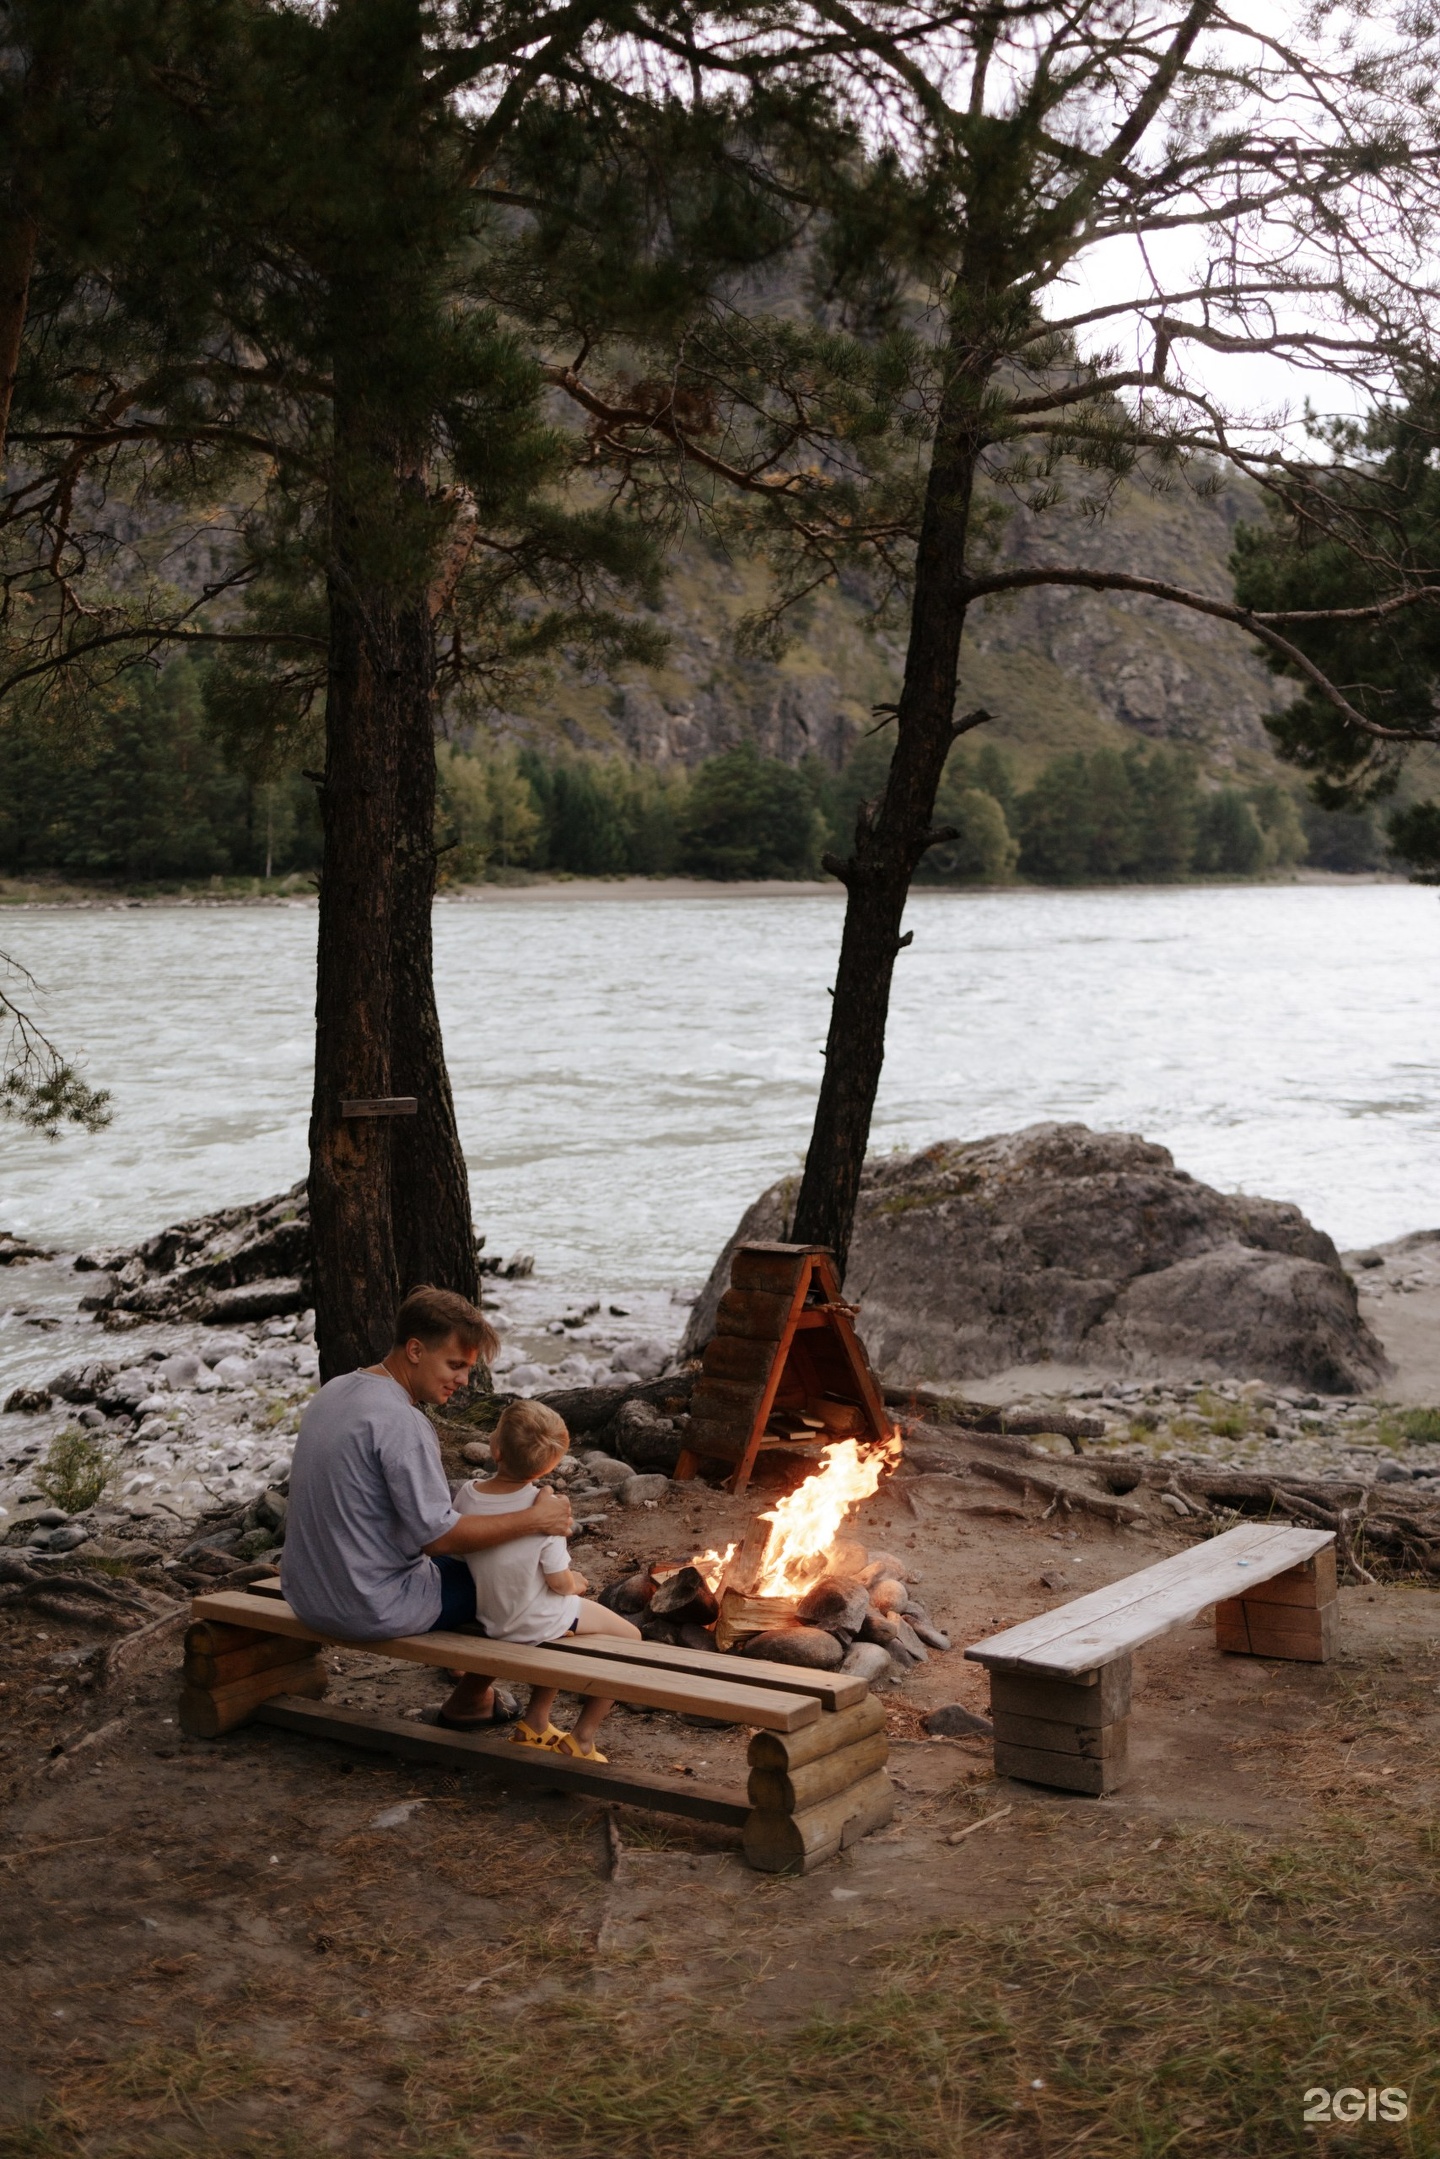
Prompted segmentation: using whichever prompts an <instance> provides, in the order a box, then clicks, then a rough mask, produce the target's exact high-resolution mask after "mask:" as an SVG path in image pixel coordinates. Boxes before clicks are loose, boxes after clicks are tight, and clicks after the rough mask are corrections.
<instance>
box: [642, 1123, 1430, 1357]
mask: <svg viewBox="0 0 1440 2159" xmlns="http://www.w3.org/2000/svg"><path fill="white" fill-rule="evenodd" d="M794 1192H795V1183H794V1180H793V1179H787V1180H786V1181H785V1182H784V1183H782V1184H778V1185H772V1186H771V1188H770V1190H769V1191H768V1192H765V1193H762V1195H761V1197H760V1198H759V1199H758V1200H757V1201H756V1202H755V1204H754V1206H752V1207H751V1208H749V1209H748V1210H747V1211H746V1213H745V1215H744V1217H743V1218H742V1220H741V1222H740V1225H739V1227H738V1229H737V1230H736V1233H735V1236H734V1238H733V1239H732V1240H731V1244H730V1245H729V1246H727V1247H726V1250H725V1251H724V1253H722V1255H721V1257H720V1259H719V1260H718V1261H717V1263H716V1266H715V1269H714V1271H713V1273H712V1274H711V1277H710V1280H709V1282H708V1283H707V1285H706V1287H705V1290H704V1291H703V1293H702V1294H701V1296H700V1298H699V1299H698V1300H697V1302H696V1305H695V1308H694V1311H693V1313H692V1315H691V1320H690V1325H689V1327H688V1329H687V1332H686V1336H685V1341H684V1344H683V1345H682V1354H695V1353H697V1352H698V1350H699V1348H700V1347H701V1346H702V1345H703V1343H704V1342H705V1341H706V1340H708V1338H709V1335H710V1333H711V1331H712V1329H713V1325H714V1315H715V1307H716V1305H717V1303H718V1301H719V1297H720V1294H721V1292H722V1290H723V1288H724V1286H725V1283H726V1281H727V1280H728V1278H729V1267H730V1251H731V1249H732V1248H733V1245H734V1244H736V1243H744V1242H749V1241H753V1240H755V1239H766V1238H777V1237H778V1238H783V1237H785V1236H786V1235H787V1234H788V1220H789V1211H790V1208H791V1207H792V1206H793V1202H794ZM845 1289H846V1294H847V1295H848V1296H850V1297H853V1298H855V1299H856V1300H857V1302H858V1303H859V1304H860V1306H861V1317H860V1322H859V1324H860V1331H861V1333H862V1335H863V1336H864V1339H865V1342H866V1346H867V1348H868V1349H869V1352H870V1355H871V1357H872V1359H873V1360H874V1362H875V1363H876V1365H877V1366H878V1367H879V1369H880V1370H881V1371H882V1372H883V1373H884V1374H885V1376H886V1378H887V1379H890V1380H894V1381H899V1382H915V1383H917V1384H919V1383H922V1382H934V1381H949V1380H975V1379H983V1378H985V1377H987V1376H988V1375H989V1374H991V1373H995V1372H1001V1371H1006V1370H1008V1369H1010V1368H1012V1367H1014V1366H1017V1365H1028V1364H1068V1365H1082V1366H1091V1367H1095V1368H1097V1369H1101V1370H1103V1371H1105V1372H1107V1373H1129V1374H1133V1375H1137V1376H1165V1375H1171V1374H1184V1375H1191V1376H1200V1375H1204V1376H1211V1375H1213V1376H1215V1377H1221V1376H1233V1377H1236V1378H1241V1379H1267V1380H1270V1381H1272V1382H1274V1383H1276V1384H1280V1385H1298V1386H1304V1387H1313V1388H1319V1389H1321V1390H1322V1391H1324V1392H1327V1393H1332V1394H1351V1393H1359V1392H1362V1391H1363V1390H1364V1389H1366V1388H1367V1387H1370V1386H1373V1385H1374V1384H1375V1383H1376V1382H1377V1381H1378V1380H1379V1379H1381V1378H1382V1377H1383V1376H1384V1375H1385V1373H1386V1371H1387V1369H1388V1367H1387V1364H1386V1359H1385V1353H1384V1351H1383V1349H1382V1348H1381V1346H1380V1343H1379V1341H1378V1340H1377V1339H1376V1337H1375V1336H1374V1335H1373V1334H1372V1333H1371V1331H1370V1329H1369V1328H1368V1327H1367V1326H1366V1325H1365V1323H1364V1321H1363V1320H1362V1319H1361V1318H1360V1315H1359V1310H1358V1305H1357V1301H1356V1294H1355V1289H1354V1285H1353V1284H1352V1282H1351V1281H1350V1278H1349V1276H1348V1275H1347V1274H1346V1273H1345V1270H1344V1268H1343V1267H1342V1266H1341V1264H1340V1259H1339V1255H1338V1254H1337V1252H1336V1250H1335V1247H1334V1245H1333V1244H1332V1243H1331V1241H1330V1239H1329V1238H1328V1237H1327V1236H1325V1235H1324V1234H1323V1232H1322V1231H1320V1230H1317V1229H1315V1228H1313V1227H1312V1226H1311V1224H1310V1223H1309V1222H1307V1221H1306V1219H1305V1217H1304V1216H1303V1215H1302V1214H1301V1212H1300V1210H1299V1209H1298V1207H1292V1206H1288V1205H1285V1204H1283V1203H1281V1202H1278V1201H1275V1200H1264V1199H1250V1198H1247V1197H1244V1196H1235V1195H1231V1194H1228V1193H1223V1192H1216V1191H1214V1190H1213V1189H1212V1188H1211V1187H1210V1186H1209V1185H1204V1184H1201V1183H1199V1182H1198V1181H1197V1180H1196V1179H1195V1178H1193V1177H1190V1176H1187V1175H1186V1173H1185V1172H1184V1171H1183V1170H1177V1169H1176V1167H1175V1163H1174V1160H1173V1158H1172V1156H1171V1155H1170V1154H1169V1153H1168V1151H1167V1150H1166V1149H1165V1148H1164V1147H1158V1146H1154V1145H1152V1144H1151V1143H1150V1142H1148V1141H1146V1140H1143V1139H1139V1138H1137V1137H1135V1136H1134V1135H1132V1134H1128V1133H1113V1132H1092V1131H1090V1130H1089V1129H1088V1128H1087V1127H1086V1126H1085V1125H1078V1124H1075V1125H1057V1124H1043V1125H1032V1126H1031V1127H1030V1128H1029V1129H1028V1130H1026V1131H1024V1132H1018V1133H1006V1134H1002V1135H1000V1136H999V1137H996V1138H992V1139H984V1140H975V1141H972V1142H970V1143H968V1144H966V1143H961V1142H959V1141H941V1142H940V1143H938V1144H937V1145H936V1146H933V1147H927V1148H925V1149H924V1150H923V1151H922V1152H921V1153H919V1154H914V1155H908V1156H889V1157H886V1158H884V1159H882V1160H879V1161H876V1162H872V1163H870V1164H868V1165H867V1167H866V1170H865V1175H864V1180H863V1184H862V1188H861V1196H860V1206H859V1212H858V1214H857V1217H856V1224H855V1236H854V1241H853V1244H852V1246H851V1253H850V1266H849V1272H848V1273H847V1275H846V1280H845Z"/></svg>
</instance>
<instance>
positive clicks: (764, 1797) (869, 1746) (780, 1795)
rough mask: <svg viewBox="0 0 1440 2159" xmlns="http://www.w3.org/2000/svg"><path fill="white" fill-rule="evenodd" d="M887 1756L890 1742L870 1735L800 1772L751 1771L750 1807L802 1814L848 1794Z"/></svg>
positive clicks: (805, 1764) (876, 1734)
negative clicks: (826, 1801)
mask: <svg viewBox="0 0 1440 2159" xmlns="http://www.w3.org/2000/svg"><path fill="white" fill-rule="evenodd" d="M889 1754H890V1742H889V1740H888V1739H887V1738H886V1736H885V1734H884V1732H872V1733H871V1734H870V1736H869V1737H868V1738H867V1739H860V1740H857V1741H856V1742H855V1744H854V1746H852V1747H841V1748H839V1749H838V1750H837V1751H836V1752H835V1753H834V1754H822V1755H821V1757H820V1759H819V1760H818V1761H816V1762H806V1763H804V1764H802V1765H801V1766H800V1767H799V1768H795V1769H752V1770H751V1772H750V1784H749V1792H750V1804H751V1806H752V1807H762V1808H765V1809H767V1810H768V1811H770V1812H772V1813H780V1814H798V1813H803V1812H804V1811H805V1810H806V1809H807V1808H809V1807H818V1806H819V1805H820V1803H821V1801H822V1800H825V1799H829V1798H831V1797H833V1795H834V1794H835V1793H837V1792H845V1791H848V1790H849V1789H850V1787H851V1786H852V1785H854V1784H859V1783H860V1782H861V1780H862V1779H863V1778H865V1777H869V1776H873V1775H874V1773H875V1771H876V1770H877V1769H883V1768H884V1767H885V1763H886V1761H887V1760H888V1758H889Z"/></svg>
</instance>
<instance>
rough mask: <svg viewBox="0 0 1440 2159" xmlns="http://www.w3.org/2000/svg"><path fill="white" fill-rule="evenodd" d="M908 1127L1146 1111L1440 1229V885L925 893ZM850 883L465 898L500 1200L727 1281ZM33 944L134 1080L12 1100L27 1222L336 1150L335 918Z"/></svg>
mask: <svg viewBox="0 0 1440 2159" xmlns="http://www.w3.org/2000/svg"><path fill="white" fill-rule="evenodd" d="M906 921H907V925H908V926H909V927H910V928H912V929H913V930H914V933H915V942H914V944H913V946H912V947H911V948H910V949H909V950H908V951H906V952H905V953H903V954H902V955H901V958H900V960H899V963H898V966H897V971H896V990H895V1002H894V1007H893V1011H892V1018H891V1027H890V1047H889V1058H888V1063H887V1067H886V1073H885V1079H884V1084H883V1086H882V1089H881V1096H880V1102H879V1107H878V1113H877V1117H876V1123H875V1131H874V1144H875V1145H876V1147H877V1148H882V1149H883V1148H891V1147H918V1146H923V1145H926V1144H927V1143H929V1142H930V1141H932V1140H936V1139H943V1138H957V1137H958V1138H978V1137H980V1136H982V1135H983V1134H986V1133H990V1132H1001V1131H1010V1130H1014V1129H1016V1128H1018V1127H1019V1126H1022V1125H1026V1124H1031V1123H1034V1122H1035V1121H1036V1120H1038V1119H1042V1118H1076V1119H1081V1120H1083V1121H1084V1122H1086V1123H1088V1124H1091V1125H1096V1126H1101V1127H1108V1128H1116V1129H1123V1130H1126V1131H1134V1132H1140V1133H1143V1134H1144V1135H1145V1136H1146V1137H1147V1138H1149V1139H1152V1140H1159V1141H1161V1142H1163V1143H1164V1144H1165V1145H1166V1146H1167V1147H1169V1148H1171V1149H1172V1150H1173V1152H1174V1154H1175V1156H1176V1159H1177V1161H1178V1162H1179V1163H1180V1164H1181V1166H1182V1167H1184V1168H1186V1169H1188V1170H1191V1171H1193V1172H1194V1173H1195V1174H1196V1175H1197V1176H1199V1177H1202V1178H1204V1179H1206V1180H1207V1181H1208V1182H1210V1183H1213V1184H1216V1185H1219V1186H1221V1187H1223V1188H1226V1189H1243V1190H1246V1191H1250V1192H1256V1193H1263V1194H1266V1195H1268V1196H1270V1197H1272V1198H1278V1199H1291V1200H1295V1201H1297V1202H1298V1203H1299V1205H1300V1206H1301V1207H1303V1208H1304V1209H1305V1211H1306V1213H1307V1214H1309V1215H1310V1216H1311V1218H1312V1219H1313V1220H1314V1221H1315V1222H1317V1223H1318V1224H1320V1225H1321V1226H1322V1227H1323V1228H1325V1229H1327V1230H1329V1231H1330V1232H1331V1234H1332V1235H1333V1236H1334V1237H1335V1238H1336V1240H1337V1241H1338V1242H1339V1243H1340V1244H1341V1245H1342V1246H1353V1245H1356V1244H1361V1243H1366V1242H1370V1241H1375V1240H1380V1239H1383V1238H1389V1237H1393V1236H1396V1235H1398V1234H1400V1233H1401V1232H1402V1231H1406V1230H1411V1229H1420V1228H1433V1227H1434V1226H1436V1225H1437V1224H1440V902H1437V897H1436V895H1435V894H1434V893H1433V892H1431V891H1428V890H1424V889H1421V888H1417V887H1412V886H1407V885H1393V884H1373V885H1372V884H1346V885H1294V886H1262V887H1253V886H1252V887H1182V888H1175V889H1168V890H1154V891H1138V892H1136V891H1128V892H1119V891H1106V892H1079V893H1057V892H1030V891H1025V892H1006V893H980V894H967V893H958V892H938V891H936V892H923V893H919V894H917V895H916V896H915V898H914V899H913V900H912V902H911V905H910V909H909V912H908V914H907V917H906ZM840 925H841V904H840V900H839V898H838V896H837V897H835V898H830V897H814V896H780V897H753V898H752V897H740V896H734V897H732V896H728V895H725V894H723V893H716V891H715V890H714V888H706V887H701V888H699V889H698V890H697V892H696V894H695V896H694V897H689V896H687V897H684V898H680V899H676V898H673V897H670V896H669V895H668V894H666V895H664V896H655V897H650V896H644V895H643V894H642V896H639V897H636V896H633V895H632V891H631V890H630V889H627V890H626V891H625V892H624V893H620V892H616V893H614V895H613V896H608V897H607V896H604V891H603V888H602V890H601V892H600V893H598V894H597V893H596V892H594V891H586V892H584V893H574V892H571V893H567V892H566V890H565V888H564V887H556V888H553V890H549V889H547V890H546V891H545V892H544V893H543V894H541V893H535V892H532V893H529V894H526V895H524V896H517V897H514V898H507V897H502V898H485V899H483V900H480V901H471V902H467V901H465V900H454V901H442V903H441V904H440V906H439V907H438V908H437V911H436V918H435V945H436V970H437V978H438V983H439V995H440V1005H441V1011H442V1016H443V1020H444V1026H445V1038H446V1044H447V1049H448V1053H449V1061H450V1070H451V1074H452V1077H453V1081H454V1086H455V1094H456V1102H457V1107H458V1112H459V1119H460V1130H461V1134H462V1137H463V1141H464V1145H465V1150H466V1155H467V1159H468V1161H469V1164H470V1175H471V1182H472V1187H473V1191H474V1199H475V1212H476V1220H477V1223H478V1225H479V1226H480V1227H481V1228H483V1229H484V1230H485V1231H486V1233H487V1235H488V1238H489V1244H490V1249H491V1250H492V1251H501V1252H506V1253H510V1252H514V1251H516V1250H520V1249H523V1250H525V1251H530V1252H534V1253H535V1254H536V1255H537V1265H538V1270H539V1272H540V1274H541V1275H542V1276H544V1277H548V1278H549V1279H551V1280H552V1281H554V1282H556V1283H557V1284H558V1283H569V1284H574V1285H576V1286H582V1285H583V1286H588V1287H593V1289H594V1290H595V1291H597V1292H599V1291H602V1290H604V1289H606V1288H609V1287H619V1286H629V1285H634V1286H636V1287H640V1286H644V1285H654V1286H657V1287H658V1286H659V1285H660V1284H662V1283H663V1284H676V1283H681V1282H687V1281H688V1282H692V1283H693V1282H698V1280H699V1278H700V1277H701V1276H702V1275H703V1274H704V1272H705V1271H706V1269H707V1268H708V1266H709V1264H710V1262H711V1260H712V1259H713V1257H714V1255H715V1252H716V1251H717V1249H718V1247H719V1246H720V1244H721V1243H722V1241H723V1239H724V1238H725V1237H726V1235H727V1234H728V1233H729V1231H730V1230H731V1228H732V1227H733V1226H734V1223H735V1220H736V1217H737V1216H738V1215H739V1213H740V1211H741V1209H742V1208H743V1207H744V1206H745V1205H746V1204H747V1203H748V1202H749V1200H751V1199H752V1198H753V1197H754V1196H755V1194H756V1193H757V1192H758V1191H759V1190H760V1189H761V1187H762V1186H763V1185H765V1184H766V1183H768V1182H769V1181H771V1180H772V1179H773V1178H775V1177H777V1176H779V1175H781V1174H783V1173H785V1172H787V1171H789V1170H792V1169H794V1168H795V1167H796V1165H797V1164H798V1162H799V1160H800V1158H801V1155H802V1153H803V1150H804V1146H805V1141H806V1136H807V1133H808V1130H809V1123H810V1117H811V1113H812V1109H813V1106H814V1097H815V1091H816V1088H817V1085H818V1082H819V1074H820V1048H821V1044H822V1042H823V1040H824V1032H825V1026H826V1019H827V1003H828V1001H827V996H826V989H827V985H828V984H829V983H830V982H831V981H832V979H833V971H834V961H835V954H836V950H837V945H838V940H839V934H840ZM0 944H3V946H4V947H5V948H6V949H7V950H9V951H10V952H12V953H13V954H14V955H15V956H16V957H17V958H19V959H20V960H22V961H24V963H25V964H26V965H27V966H28V967H29V968H30V969H31V971H32V972H33V973H34V974H35V975H36V976H37V977H38V979H39V981H40V982H41V984H42V985H43V988H44V990H45V992H46V995H45V997H44V999H43V1002H42V1003H41V1004H40V1006H39V1010H40V1012H41V1014H42V1016H43V1019H44V1021H45V1024H46V1025H47V1027H48V1029H49V1031H50V1032H51V1033H52V1034H53V1035H54V1037H55V1038H56V1039H57V1040H58V1041H59V1042H60V1043H61V1044H63V1045H64V1046H65V1048H66V1049H67V1050H70V1049H74V1050H82V1051H83V1053H84V1056H85V1060H86V1065H87V1076H88V1077H89V1078H90V1079H91V1080H92V1082H94V1083H95V1084H98V1085H104V1086H108V1087H109V1088H110V1089H111V1090H112V1092H113V1096H114V1108H115V1120H114V1123H113V1125H112V1127H111V1128H110V1129H109V1130H108V1131H107V1132H105V1133H103V1134H101V1135H99V1136H98V1137H96V1138H85V1137H83V1136H75V1137H66V1138H65V1139H63V1140H62V1141H61V1142H60V1143H59V1144H57V1145H54V1146H51V1145H48V1144H46V1143H45V1142H44V1141H42V1140H39V1139H37V1138H34V1137H33V1136H31V1135H29V1134H25V1133H22V1132H21V1131H19V1130H18V1129H17V1128H16V1127H15V1126H13V1125H8V1126H7V1125H0V1226H3V1227H5V1228H7V1229H10V1230H12V1231H15V1232H17V1233H20V1234H24V1235H29V1236H33V1237H35V1238H39V1239H43V1240H46V1241H48V1242H52V1243H55V1244H57V1245H60V1246H63V1247H65V1248H67V1249H68V1248H73V1247H76V1246H80V1245H84V1244H89V1243H112V1242H122V1241H125V1240H129V1239H132V1238H136V1237H140V1236H143V1235H147V1234H149V1233H150V1232H151V1231H152V1230H155V1229H158V1228H159V1227H160V1226H161V1225H162V1224H164V1223H167V1222H171V1221H175V1220H177V1219H179V1218H181V1217H183V1216H186V1215H191V1214H197V1213H201V1212H204V1211H205V1210H207V1209H209V1208H212V1207H216V1206H220V1205H223V1204H227V1203H233V1202H236V1201H242V1200H250V1199H255V1198H259V1197H260V1196H261V1195H263V1194H266V1193H269V1192H274V1191H277V1190H279V1189H280V1188H281V1187H283V1186H285V1185H287V1184H290V1183H291V1182H293V1180H294V1179H295V1178H297V1177H299V1176H301V1175H302V1174H303V1171H304V1167H305V1127H306V1118H307V1114H308V1106H309V1094H310V1078H311V1056H312V1048H311V1035H310V1028H311V1016H312V1009H313V1000H314V946H315V914H314V909H313V906H310V905H307V904H304V903H300V902H296V903H294V904H293V905H289V906H280V907H275V906H271V907H255V908H245V907H215V908H193V907H182V906H173V907H168V906H146V907H143V908H134V907H131V908H126V907H118V908H114V909H94V910H89V909H87V910H76V909H62V908H53V909H52V908H25V909H19V910H16V911H14V912H11V913H9V914H7V916H6V918H5V920H4V921H3V923H0Z"/></svg>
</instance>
